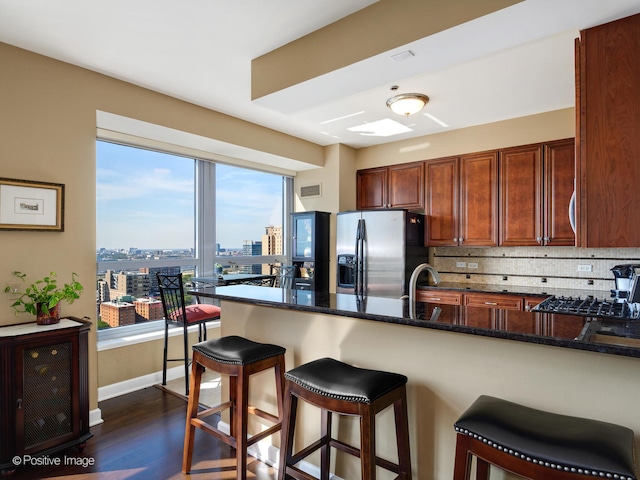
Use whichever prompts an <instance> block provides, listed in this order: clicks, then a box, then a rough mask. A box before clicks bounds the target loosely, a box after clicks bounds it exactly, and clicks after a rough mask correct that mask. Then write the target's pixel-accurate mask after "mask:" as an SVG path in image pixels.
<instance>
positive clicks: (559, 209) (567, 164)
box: [543, 138, 576, 247]
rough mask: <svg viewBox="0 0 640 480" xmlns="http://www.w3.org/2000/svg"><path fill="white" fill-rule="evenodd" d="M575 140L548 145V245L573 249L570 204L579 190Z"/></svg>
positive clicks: (545, 214)
mask: <svg viewBox="0 0 640 480" xmlns="http://www.w3.org/2000/svg"><path fill="white" fill-rule="evenodd" d="M575 158H576V155H575V141H574V139H573V138H567V139H565V140H558V141H556V142H549V143H546V144H545V145H544V192H545V194H544V198H545V206H544V235H543V238H544V244H545V245H549V246H554V247H559V246H573V245H575V243H576V239H575V234H574V232H573V229H572V228H571V222H570V220H569V203H570V202H571V195H572V194H573V191H574V188H575Z"/></svg>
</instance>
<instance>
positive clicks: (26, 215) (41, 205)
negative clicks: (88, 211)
mask: <svg viewBox="0 0 640 480" xmlns="http://www.w3.org/2000/svg"><path fill="white" fill-rule="evenodd" d="M0 230H41V231H52V232H62V231H64V185H63V184H61V183H45V182H32V181H30V180H16V179H13V178H0Z"/></svg>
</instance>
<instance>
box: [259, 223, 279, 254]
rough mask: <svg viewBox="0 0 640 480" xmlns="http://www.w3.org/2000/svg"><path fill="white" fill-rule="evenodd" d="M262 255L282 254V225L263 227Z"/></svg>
mask: <svg viewBox="0 0 640 480" xmlns="http://www.w3.org/2000/svg"><path fill="white" fill-rule="evenodd" d="M262 255H282V227H265V234H264V235H263V236H262Z"/></svg>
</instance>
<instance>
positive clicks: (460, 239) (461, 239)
mask: <svg viewBox="0 0 640 480" xmlns="http://www.w3.org/2000/svg"><path fill="white" fill-rule="evenodd" d="M463 240H464V239H463V238H462V237H460V238H459V239H458V241H459V242H460V245H462V241H463Z"/></svg>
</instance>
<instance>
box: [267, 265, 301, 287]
mask: <svg viewBox="0 0 640 480" xmlns="http://www.w3.org/2000/svg"><path fill="white" fill-rule="evenodd" d="M271 273H272V274H273V275H275V279H274V282H273V286H274V287H281V288H293V283H294V281H295V280H294V279H295V278H296V275H297V273H298V267H296V266H295V265H291V266H284V265H271Z"/></svg>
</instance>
